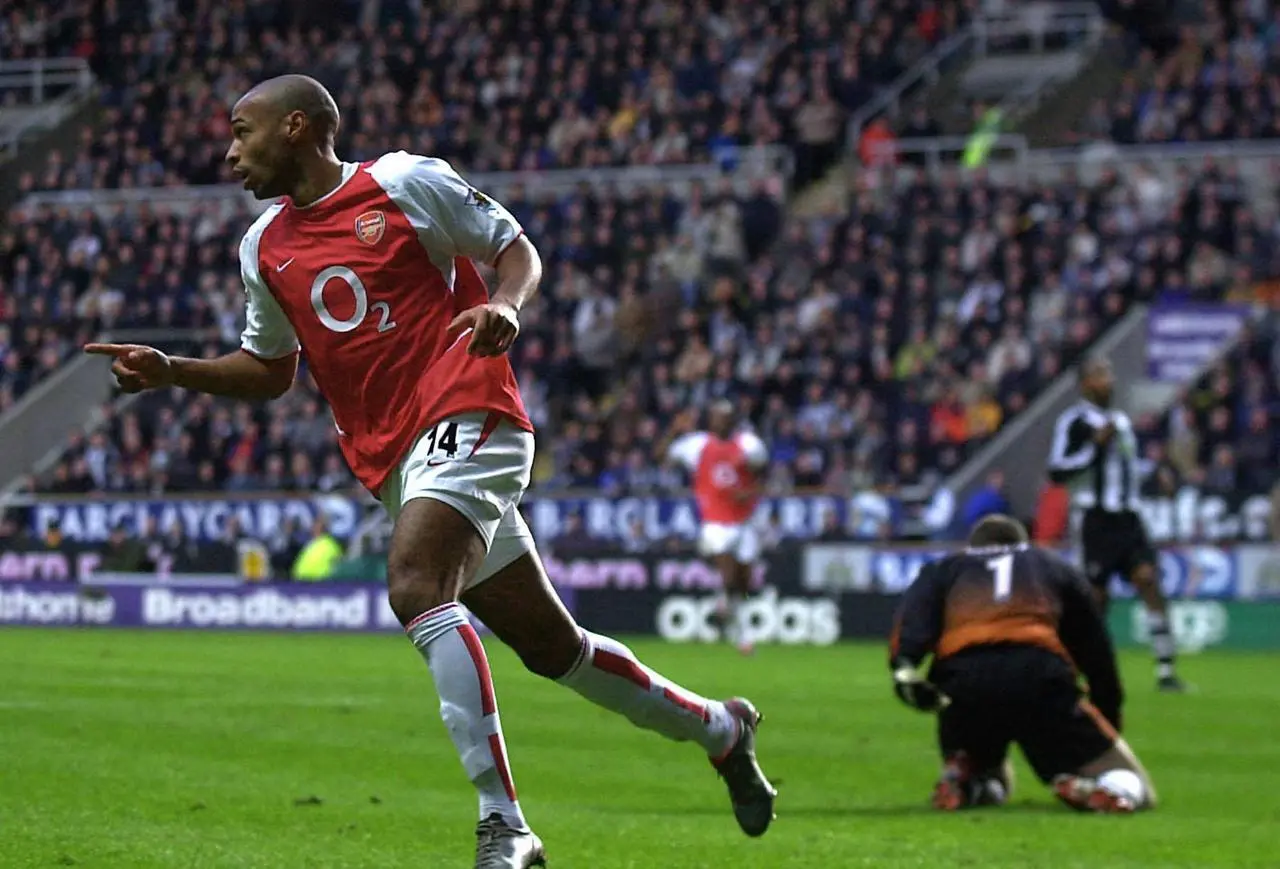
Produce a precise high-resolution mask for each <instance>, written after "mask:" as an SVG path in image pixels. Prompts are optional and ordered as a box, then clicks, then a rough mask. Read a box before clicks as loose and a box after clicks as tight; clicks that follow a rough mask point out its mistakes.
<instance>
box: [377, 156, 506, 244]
mask: <svg viewBox="0 0 1280 869" xmlns="http://www.w3.org/2000/svg"><path fill="white" fill-rule="evenodd" d="M373 175H374V177H375V178H377V179H378V181H379V183H381V184H383V186H384V188H385V189H387V191H388V193H389V194H391V197H392V199H393V200H395V201H396V202H397V204H398V205H400V206H401V208H404V209H405V210H406V211H408V212H410V213H409V219H410V222H411V223H412V224H413V225H414V228H415V229H417V230H418V233H419V236H420V237H422V238H423V241H424V243H426V244H427V245H428V246H429V247H431V248H432V249H433V250H432V252H433V253H436V254H440V255H442V258H446V259H447V258H451V257H454V256H465V257H468V258H470V259H473V260H476V261H477V262H482V263H485V264H486V265H494V264H495V263H496V262H497V260H498V257H499V256H501V254H502V252H503V251H504V250H506V249H507V247H508V246H509V245H510V244H511V243H512V242H513V241H515V240H516V239H518V238H519V237H520V236H521V235H523V234H524V230H523V229H522V228H521V226H520V223H519V221H517V220H516V219H515V218H514V217H512V216H511V212H509V211H507V209H505V208H503V207H502V205H501V204H500V203H498V202H496V201H495V200H493V199H490V198H489V197H488V196H485V195H484V194H483V193H481V192H480V191H479V190H476V189H475V188H474V187H472V186H471V185H470V184H468V183H467V182H466V181H464V180H463V179H462V176H460V175H459V174H458V173H457V172H455V171H454V170H453V167H452V166H450V165H449V164H448V163H446V162H445V161H444V160H441V159H439V158H436V157H420V156H418V155H416V154H408V153H405V152H404V151H400V152H397V153H394V154H388V155H386V156H385V157H383V158H382V159H380V160H378V162H377V163H376V164H374V167H373ZM433 259H435V257H433Z"/></svg>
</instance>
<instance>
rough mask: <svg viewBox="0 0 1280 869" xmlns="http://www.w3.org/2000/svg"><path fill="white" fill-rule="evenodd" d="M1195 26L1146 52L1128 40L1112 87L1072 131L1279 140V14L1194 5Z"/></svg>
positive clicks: (1157, 140)
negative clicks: (1126, 68)
mask: <svg viewBox="0 0 1280 869" xmlns="http://www.w3.org/2000/svg"><path fill="white" fill-rule="evenodd" d="M1195 6H1196V11H1197V13H1199V16H1202V17H1203V23H1201V24H1199V25H1197V26H1190V25H1188V26H1184V27H1182V28H1181V30H1180V31H1179V33H1178V35H1177V37H1176V39H1174V40H1173V44H1172V45H1170V46H1167V47H1164V48H1163V50H1160V51H1153V50H1152V49H1151V48H1150V47H1146V46H1143V45H1141V44H1140V43H1138V42H1137V41H1136V39H1134V40H1133V41H1131V42H1130V43H1129V52H1130V55H1131V58H1130V59H1131V69H1130V72H1129V73H1128V74H1127V75H1126V77H1125V80H1124V83H1123V85H1122V87H1121V88H1120V90H1119V92H1118V93H1116V94H1115V95H1114V96H1113V97H1110V98H1108V99H1103V100H1099V101H1098V102H1097V103H1096V104H1095V105H1094V107H1093V109H1092V111H1091V112H1090V114H1089V116H1088V118H1087V120H1086V123H1085V124H1084V126H1083V127H1082V129H1081V130H1080V131H1079V137H1080V138H1081V139H1082V140H1084V141H1110V142H1115V143H1117V144H1121V145H1132V144H1163V143H1169V142H1220V141H1225V140H1228V139H1280V19H1277V17H1276V10H1275V4H1273V3H1247V2H1240V3H1198V4H1195Z"/></svg>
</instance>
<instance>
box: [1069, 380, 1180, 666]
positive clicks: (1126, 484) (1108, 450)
mask: <svg viewBox="0 0 1280 869" xmlns="http://www.w3.org/2000/svg"><path fill="white" fill-rule="evenodd" d="M1114 385H1115V384H1114V376H1113V375H1112V372H1111V364H1110V363H1109V362H1107V361H1106V360H1105V359H1101V358H1097V357H1094V358H1090V359H1088V360H1086V361H1085V363H1084V365H1083V366H1082V368H1081V371H1080V391H1081V392H1082V393H1083V395H1084V398H1083V399H1082V400H1081V401H1079V402H1077V403H1076V404H1074V405H1072V406H1071V407H1069V408H1067V410H1065V411H1064V412H1063V413H1062V415H1061V416H1060V417H1058V422H1057V425H1056V426H1055V427H1054V433H1053V446H1052V448H1051V451H1050V455H1049V476H1050V477H1052V478H1053V479H1054V480H1055V481H1057V482H1060V483H1066V484H1067V485H1068V486H1069V487H1070V488H1071V490H1072V493H1073V494H1080V493H1088V494H1089V495H1090V496H1091V506H1089V507H1088V508H1087V509H1086V510H1085V514H1084V522H1083V526H1082V528H1081V544H1082V548H1083V550H1084V567H1085V573H1086V575H1087V576H1088V577H1089V582H1090V583H1091V584H1092V585H1093V590H1094V593H1095V594H1096V595H1097V597H1098V602H1099V604H1100V605H1101V606H1102V607H1103V608H1104V610H1105V607H1106V605H1107V603H1108V600H1109V595H1108V593H1107V583H1108V582H1110V580H1111V577H1112V576H1113V575H1114V574H1117V573H1118V574H1120V575H1121V576H1122V577H1124V578H1125V579H1126V580H1127V581H1129V582H1130V583H1132V584H1133V587H1134V589H1135V591H1137V593H1138V596H1139V597H1140V598H1141V599H1142V602H1143V604H1144V605H1145V606H1146V609H1147V619H1148V624H1149V626H1150V633H1151V647H1152V650H1153V651H1154V652H1155V656H1156V664H1157V676H1158V680H1159V681H1158V685H1159V687H1160V689H1161V690H1163V691H1182V690H1183V688H1184V686H1183V684H1182V680H1180V679H1179V678H1178V675H1177V671H1176V670H1175V668H1174V645H1173V634H1172V632H1171V630H1170V625H1169V609H1168V603H1167V602H1166V601H1165V598H1164V592H1163V590H1162V589H1161V588H1160V573H1159V569H1158V564H1159V560H1158V556H1157V554H1156V551H1155V548H1154V547H1152V545H1151V541H1150V539H1149V538H1148V537H1147V529H1146V527H1145V526H1144V525H1143V522H1142V516H1141V514H1140V513H1139V512H1138V509H1139V499H1138V486H1139V484H1140V482H1141V480H1140V476H1141V475H1140V472H1139V467H1138V439H1137V436H1136V435H1135V434H1134V431H1133V424H1132V423H1131V422H1130V421H1129V417H1128V415H1127V414H1125V412H1124V411H1122V410H1117V409H1116V408H1113V407H1112V406H1111V398H1112V393H1113V392H1114Z"/></svg>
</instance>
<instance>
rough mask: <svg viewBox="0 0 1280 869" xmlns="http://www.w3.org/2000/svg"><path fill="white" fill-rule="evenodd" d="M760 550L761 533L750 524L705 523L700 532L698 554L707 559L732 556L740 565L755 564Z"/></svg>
mask: <svg viewBox="0 0 1280 869" xmlns="http://www.w3.org/2000/svg"><path fill="white" fill-rule="evenodd" d="M760 549H761V546H760V532H759V531H757V530H756V528H755V526H754V525H752V524H751V523H750V522H743V523H741V524H733V525H730V524H728V523H725V522H704V523H703V525H702V528H701V529H700V530H699V531H698V552H699V553H701V554H702V555H703V556H704V557H706V558H714V557H715V556H717V555H732V556H733V559H734V561H737V562H738V563H739V564H753V563H754V562H755V560H756V559H757V558H759V557H760Z"/></svg>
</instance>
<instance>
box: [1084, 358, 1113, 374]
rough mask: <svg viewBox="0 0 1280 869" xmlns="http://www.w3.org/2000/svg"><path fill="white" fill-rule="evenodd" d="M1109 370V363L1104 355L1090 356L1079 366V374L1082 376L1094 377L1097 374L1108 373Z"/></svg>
mask: <svg viewBox="0 0 1280 869" xmlns="http://www.w3.org/2000/svg"><path fill="white" fill-rule="evenodd" d="M1110 371H1111V363H1110V362H1109V361H1108V360H1107V358H1106V357H1105V356H1090V357H1088V358H1087V359H1085V360H1084V363H1083V364H1082V365H1081V366H1080V375H1081V376H1082V377H1095V376H1097V375H1099V374H1107V373H1110Z"/></svg>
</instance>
